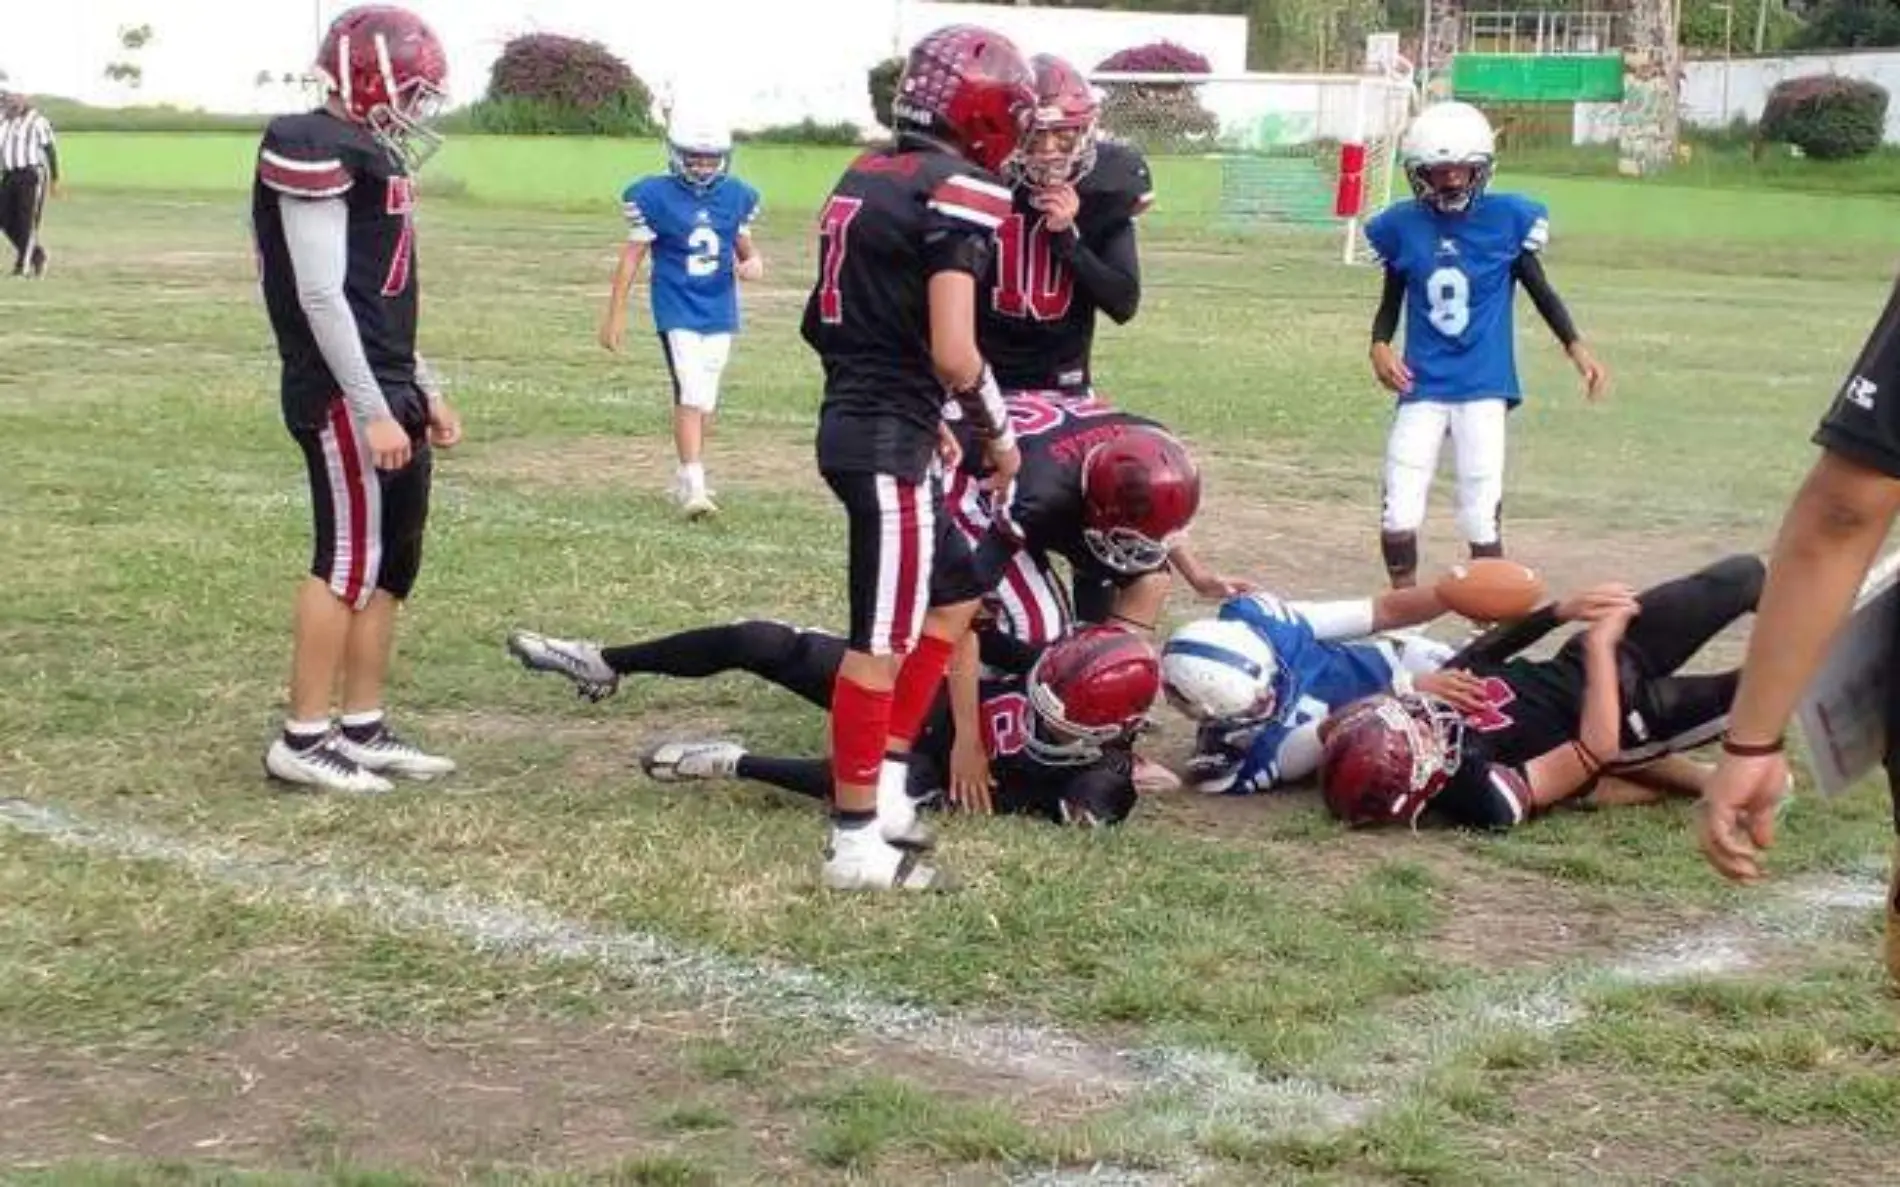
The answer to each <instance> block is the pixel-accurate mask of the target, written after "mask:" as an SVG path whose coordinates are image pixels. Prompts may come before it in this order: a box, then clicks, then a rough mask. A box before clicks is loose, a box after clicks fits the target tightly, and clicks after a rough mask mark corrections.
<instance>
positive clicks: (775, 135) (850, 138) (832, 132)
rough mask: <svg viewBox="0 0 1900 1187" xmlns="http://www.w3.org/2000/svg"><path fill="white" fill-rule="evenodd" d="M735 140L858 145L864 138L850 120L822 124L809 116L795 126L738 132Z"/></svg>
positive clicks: (785, 125)
mask: <svg viewBox="0 0 1900 1187" xmlns="http://www.w3.org/2000/svg"><path fill="white" fill-rule="evenodd" d="M733 139H734V140H738V141H756V142H758V143H761V144H857V143H859V142H860V141H862V140H863V139H864V136H863V133H862V132H861V131H859V129H858V126H857V125H856V124H854V123H852V122H851V121H849V120H844V121H841V122H839V123H835V124H821V123H819V122H818V121H817V120H814V119H812V118H810V117H809V116H807V117H806V118H805V119H802V120H800V121H798V122H797V123H795V124H773V125H772V126H771V127H768V128H760V129H759V130H758V131H756V132H736V133H734V134H733Z"/></svg>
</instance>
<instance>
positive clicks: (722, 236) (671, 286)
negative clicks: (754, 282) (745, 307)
mask: <svg viewBox="0 0 1900 1187" xmlns="http://www.w3.org/2000/svg"><path fill="white" fill-rule="evenodd" d="M621 201H622V203H623V205H624V206H625V208H626V213H627V226H628V228H629V231H628V237H629V238H631V239H632V240H634V241H635V242H636V243H645V244H646V245H647V249H648V251H649V252H650V253H651V255H652V257H653V272H652V280H651V282H650V283H649V285H648V290H649V293H650V295H651V297H652V302H653V325H654V328H655V329H657V330H659V331H660V332H661V333H662V334H664V333H666V332H667V331H668V330H692V331H694V332H696V333H700V334H730V333H733V332H735V331H737V330H738V328H739V282H738V276H737V273H736V272H735V271H734V265H735V261H736V256H735V255H734V244H735V242H736V241H737V240H738V238H739V236H740V235H742V234H746V233H748V232H749V230H750V228H751V226H752V220H753V219H754V218H755V217H757V215H758V212H759V192H758V191H757V190H755V189H753V188H752V187H751V186H749V185H747V184H746V183H745V182H743V181H740V180H739V179H738V178H736V177H727V178H724V179H723V180H721V181H720V182H719V184H718V185H715V186H714V187H712V189H710V190H708V191H706V192H705V193H696V192H694V191H693V190H691V189H688V188H687V187H686V185H685V184H684V183H682V182H681V181H680V180H679V179H678V178H676V177H673V176H672V175H671V174H661V175H659V176H655V177H648V178H643V179H642V180H640V181H636V182H634V183H633V184H632V185H630V186H628V187H627V190H626V193H624V194H623V195H621Z"/></svg>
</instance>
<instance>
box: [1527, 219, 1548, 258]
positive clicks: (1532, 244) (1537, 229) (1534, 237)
mask: <svg viewBox="0 0 1900 1187" xmlns="http://www.w3.org/2000/svg"><path fill="white" fill-rule="evenodd" d="M1549 242H1550V220H1549V219H1547V218H1540V219H1538V220H1537V221H1536V222H1534V223H1532V224H1531V229H1530V230H1529V231H1527V232H1525V234H1524V250H1525V251H1542V250H1544V247H1545V246H1546V245H1547V244H1548V243H1549Z"/></svg>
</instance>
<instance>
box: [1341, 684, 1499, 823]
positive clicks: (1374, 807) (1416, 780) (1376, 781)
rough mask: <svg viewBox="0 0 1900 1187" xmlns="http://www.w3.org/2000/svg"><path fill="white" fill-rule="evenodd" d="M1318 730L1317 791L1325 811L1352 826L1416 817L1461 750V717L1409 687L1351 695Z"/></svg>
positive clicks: (1453, 769)
mask: <svg viewBox="0 0 1900 1187" xmlns="http://www.w3.org/2000/svg"><path fill="white" fill-rule="evenodd" d="M1321 733H1322V735H1323V737H1324V739H1325V743H1324V748H1323V749H1322V751H1321V753H1320V761H1319V784H1320V791H1321V793H1322V794H1323V795H1324V796H1325V799H1326V806H1327V808H1329V809H1331V811H1332V813H1333V815H1334V816H1335V817H1337V818H1338V819H1340V820H1342V821H1344V822H1345V823H1346V824H1347V825H1349V826H1351V827H1354V828H1357V827H1359V826H1361V825H1369V824H1390V823H1391V822H1393V821H1395V820H1403V821H1405V822H1406V823H1408V824H1410V823H1413V822H1415V821H1417V819H1418V816H1419V813H1421V812H1423V811H1424V810H1425V805H1426V804H1429V803H1430V802H1431V800H1432V797H1433V796H1435V795H1437V794H1438V793H1439V792H1440V791H1441V790H1443V788H1444V786H1445V784H1446V783H1448V782H1449V781H1450V780H1451V777H1452V776H1453V775H1455V774H1457V772H1458V763H1459V761H1460V759H1461V758H1462V756H1463V740H1464V719H1463V718H1462V717H1460V716H1459V715H1458V711H1457V710H1456V709H1454V708H1452V707H1451V706H1450V705H1448V704H1446V703H1445V702H1443V701H1440V700H1437V699H1436V698H1433V697H1428V696H1420V695H1417V694H1413V695H1408V696H1395V695H1393V694H1391V693H1380V694H1379V695H1377V696H1371V697H1366V698H1365V699H1363V700H1359V701H1354V702H1353V703H1352V704H1350V705H1347V706H1346V707H1345V708H1343V709H1341V710H1339V712H1338V713H1336V714H1334V715H1333V717H1332V719H1331V720H1329V721H1328V722H1327V723H1326V725H1325V726H1324V727H1323V729H1322V730H1321Z"/></svg>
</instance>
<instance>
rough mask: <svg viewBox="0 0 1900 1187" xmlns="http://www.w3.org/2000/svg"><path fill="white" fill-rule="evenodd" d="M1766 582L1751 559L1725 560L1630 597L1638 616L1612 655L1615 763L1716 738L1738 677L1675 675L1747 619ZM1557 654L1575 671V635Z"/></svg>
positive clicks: (1578, 652)
mask: <svg viewBox="0 0 1900 1187" xmlns="http://www.w3.org/2000/svg"><path fill="white" fill-rule="evenodd" d="M1766 579H1767V569H1766V567H1765V566H1764V565H1763V564H1762V562H1761V561H1760V560H1759V559H1758V558H1756V557H1753V556H1745V555H1744V556H1731V557H1727V558H1725V559H1723V560H1719V561H1716V562H1715V563H1714V564H1712V565H1709V566H1708V567H1707V568H1704V569H1702V570H1700V571H1698V572H1695V573H1691V574H1690V575H1688V576H1687V577H1679V578H1677V579H1676V580H1674V581H1668V582H1664V583H1663V584H1662V585H1658V586H1655V587H1653V588H1651V589H1647V590H1645V591H1643V592H1642V593H1641V594H1639V595H1637V599H1636V600H1637V601H1638V602H1639V603H1640V604H1641V605H1642V607H1643V612H1642V613H1641V614H1638V615H1637V616H1636V617H1635V618H1633V619H1631V620H1630V624H1629V629H1628V631H1627V632H1626V633H1625V634H1624V636H1623V642H1622V645H1621V646H1620V647H1619V648H1618V649H1617V660H1618V667H1619V668H1620V669H1621V676H1622V679H1621V685H1622V701H1623V737H1622V747H1623V749H1622V752H1621V753H1620V754H1619V755H1618V756H1617V757H1618V761H1619V763H1621V764H1624V765H1628V764H1633V763H1640V762H1644V761H1647V760H1649V759H1652V758H1658V757H1661V756H1662V755H1665V754H1674V753H1677V752H1680V751H1683V750H1692V749H1694V748H1695V747H1697V746H1700V745H1703V744H1704V743H1706V742H1710V741H1713V740H1714V739H1715V737H1716V736H1717V735H1718V734H1720V733H1721V732H1722V730H1723V728H1724V727H1725V726H1726V725H1727V724H1728V712H1729V706H1730V705H1731V704H1732V703H1733V702H1734V700H1735V687H1736V685H1737V684H1738V683H1739V682H1740V679H1741V673H1740V672H1739V671H1738V670H1730V671H1727V672H1721V673H1717V674H1714V675H1706V676H1703V675H1697V676H1682V675H1677V670H1678V669H1680V668H1681V667H1682V666H1683V665H1684V664H1686V663H1688V662H1689V661H1690V660H1691V659H1693V658H1694V657H1695V654H1696V652H1698V651H1700V650H1701V649H1702V648H1703V647H1704V646H1705V645H1707V643H1708V642H1709V640H1711V639H1713V638H1715V636H1717V635H1719V634H1721V633H1722V632H1723V631H1724V630H1726V629H1727V628H1728V626H1729V625H1730V624H1731V623H1733V622H1735V620H1737V619H1739V618H1741V617H1742V616H1743V615H1745V614H1752V613H1753V612H1754V610H1755V606H1756V604H1757V603H1758V602H1760V601H1761V587H1762V583H1763V582H1764V581H1765V580H1766ZM1563 651H1564V653H1565V658H1566V659H1568V660H1570V661H1572V662H1576V663H1578V664H1581V663H1582V660H1583V654H1582V652H1583V635H1582V634H1578V635H1575V636H1573V637H1572V638H1571V639H1570V640H1569V642H1567V643H1565V644H1564V647H1563ZM1579 687H1581V685H1580V686H1579Z"/></svg>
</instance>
